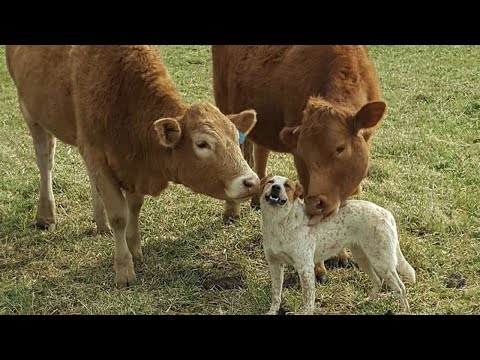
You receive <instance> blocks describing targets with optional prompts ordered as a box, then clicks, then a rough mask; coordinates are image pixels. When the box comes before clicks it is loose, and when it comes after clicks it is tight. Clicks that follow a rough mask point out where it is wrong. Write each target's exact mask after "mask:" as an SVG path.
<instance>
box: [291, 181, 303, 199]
mask: <svg viewBox="0 0 480 360" xmlns="http://www.w3.org/2000/svg"><path fill="white" fill-rule="evenodd" d="M297 198H300V199H303V186H302V184H300V183H299V182H298V181H296V182H295V193H294V194H293V200H295V199H297Z"/></svg>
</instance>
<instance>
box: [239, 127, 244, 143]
mask: <svg viewBox="0 0 480 360" xmlns="http://www.w3.org/2000/svg"><path fill="white" fill-rule="evenodd" d="M238 142H239V143H240V145H242V144H243V143H244V142H245V134H244V133H242V132H241V131H240V130H238Z"/></svg>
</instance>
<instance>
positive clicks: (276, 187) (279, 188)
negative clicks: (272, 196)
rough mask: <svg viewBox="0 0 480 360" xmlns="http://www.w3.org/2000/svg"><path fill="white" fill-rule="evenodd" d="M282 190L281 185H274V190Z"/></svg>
mask: <svg viewBox="0 0 480 360" xmlns="http://www.w3.org/2000/svg"><path fill="white" fill-rule="evenodd" d="M280 190H281V187H280V185H277V184H275V185H272V191H275V192H280Z"/></svg>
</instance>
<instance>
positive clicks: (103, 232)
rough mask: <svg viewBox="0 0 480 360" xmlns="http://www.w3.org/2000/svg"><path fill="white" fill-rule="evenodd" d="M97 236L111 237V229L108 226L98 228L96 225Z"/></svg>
mask: <svg viewBox="0 0 480 360" xmlns="http://www.w3.org/2000/svg"><path fill="white" fill-rule="evenodd" d="M97 234H99V235H113V231H112V229H110V227H109V226H107V227H104V226H102V227H100V226H98V225H97Z"/></svg>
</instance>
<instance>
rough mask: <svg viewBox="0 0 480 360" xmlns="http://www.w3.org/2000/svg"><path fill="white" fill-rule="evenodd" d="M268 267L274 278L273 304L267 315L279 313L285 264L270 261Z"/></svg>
mask: <svg viewBox="0 0 480 360" xmlns="http://www.w3.org/2000/svg"><path fill="white" fill-rule="evenodd" d="M268 269H269V271H270V279H271V280H272V304H271V306H270V310H269V311H268V312H267V314H266V315H277V314H278V310H279V309H280V303H281V301H282V287H283V264H279V263H276V262H269V263H268Z"/></svg>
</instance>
